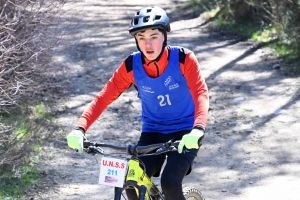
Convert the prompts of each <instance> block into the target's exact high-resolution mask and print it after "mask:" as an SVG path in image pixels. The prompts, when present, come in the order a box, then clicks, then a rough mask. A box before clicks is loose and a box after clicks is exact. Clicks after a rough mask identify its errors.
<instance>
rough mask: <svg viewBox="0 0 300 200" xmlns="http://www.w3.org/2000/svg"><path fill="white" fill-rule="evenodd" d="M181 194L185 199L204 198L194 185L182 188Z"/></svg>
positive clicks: (197, 199) (201, 199)
mask: <svg viewBox="0 0 300 200" xmlns="http://www.w3.org/2000/svg"><path fill="white" fill-rule="evenodd" d="M183 195H184V197H185V199H186V200H205V199H204V197H203V195H202V194H201V192H200V191H199V190H197V189H196V188H194V187H186V188H183Z"/></svg>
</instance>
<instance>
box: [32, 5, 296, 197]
mask: <svg viewBox="0 0 300 200" xmlns="http://www.w3.org/2000/svg"><path fill="white" fill-rule="evenodd" d="M136 2H138V1H133V0H118V1H112V0H110V1H97V0H89V1H78V2H76V3H72V4H67V5H66V7H65V9H66V10H67V11H66V13H65V16H64V17H65V24H63V25H65V26H67V25H70V24H71V25H72V26H71V27H73V28H74V29H73V30H72V31H71V33H69V34H67V35H66V36H65V37H64V39H65V40H64V42H63V43H61V44H60V45H59V46H58V47H57V49H56V52H57V55H56V56H55V57H54V58H53V60H54V63H53V66H55V67H57V73H56V74H55V77H56V78H57V80H61V81H62V86H63V94H64V95H63V96H56V100H57V103H56V105H57V107H56V108H55V111H54V112H56V114H57V121H56V124H57V125H58V126H59V127H60V129H59V130H57V132H56V133H55V135H57V137H56V138H53V140H52V141H50V142H49V146H46V147H44V148H43V152H44V153H45V155H44V161H43V162H42V164H41V165H40V167H41V168H42V169H44V170H45V174H46V180H45V182H44V183H42V184H40V185H36V186H35V187H33V188H32V189H30V190H28V196H31V197H33V198H34V199H100V200H104V199H112V196H113V189H112V188H109V187H106V186H103V185H98V184H97V180H98V175H99V167H98V161H99V157H93V156H90V155H85V154H78V153H76V152H74V151H72V150H70V149H69V148H68V147H67V144H66V140H65V136H66V134H67V133H68V132H69V131H70V130H71V129H72V127H73V125H74V124H75V122H76V120H77V119H78V117H79V116H80V114H81V113H82V111H83V110H84V108H85V107H86V105H87V103H89V102H90V101H91V100H92V98H93V97H94V95H95V94H96V93H97V92H98V91H99V90H100V89H101V88H102V87H103V86H104V84H105V83H106V82H107V80H108V79H109V78H110V76H111V74H112V73H113V71H114V70H115V69H116V68H117V67H118V65H119V64H120V62H121V61H122V60H123V59H124V58H126V57H127V56H128V55H129V54H130V53H131V52H133V51H136V47H135V43H134V39H133V38H132V37H130V35H129V34H128V33H127V27H128V24H129V22H130V20H131V16H132V15H133V13H134V12H135V11H136V10H138V9H140V8H141V7H143V6H145V5H150V3H151V5H159V6H161V7H163V8H165V9H167V8H168V9H167V12H168V13H169V15H170V18H171V20H172V21H173V23H172V24H171V27H172V32H171V33H170V34H169V36H168V37H169V44H171V45H181V46H184V47H187V48H189V49H191V50H193V51H194V52H195V54H196V55H197V58H198V60H199V62H200V64H201V66H202V71H203V74H204V75H205V77H206V81H207V84H208V86H209V90H210V97H211V101H210V104H211V105H210V108H211V110H210V113H209V120H208V127H207V134H206V137H205V139H204V141H203V146H202V147H201V149H202V150H201V151H200V153H199V156H198V157H197V159H196V160H195V165H194V170H193V173H192V174H191V175H189V176H187V177H186V179H185V180H184V185H193V186H195V187H197V188H198V189H200V190H201V191H202V193H203V194H204V196H205V197H206V199H208V200H210V199H211V200H220V199H223V200H240V199H243V200H256V199H289V200H296V199H299V197H300V179H299V177H300V165H299V164H300V156H299V152H300V139H299V131H300V123H299V120H300V112H299V109H300V101H299V100H300V95H299V87H300V84H299V79H298V80H297V79H295V78H293V77H291V76H288V75H285V73H284V72H283V70H281V69H273V68H276V65H275V64H280V61H278V60H276V59H273V58H272V54H274V53H273V52H272V51H270V50H268V49H265V48H264V47H262V46H257V45H256V44H255V43H253V42H251V41H247V40H244V41H242V40H238V39H237V38H235V37H233V36H228V35H226V34H224V33H222V32H213V31H209V30H208V28H207V27H205V26H199V24H200V23H201V20H200V19H199V18H194V19H189V18H184V19H182V18H180V14H178V13H176V11H175V6H176V5H178V4H179V3H181V2H184V1H176V3H174V1H170V0H163V1H162V0H161V1H157V0H153V1H151V2H149V3H145V2H140V3H136ZM170 5H172V6H170ZM182 16H183V15H182ZM187 17H188V16H187ZM76 23H78V24H77V25H76V26H75V25H73V24H76ZM281 68H282V67H281ZM139 113H140V105H139V101H138V99H137V98H136V92H135V91H134V90H133V89H130V90H128V91H127V92H125V93H123V94H122V95H121V96H120V98H119V99H118V100H117V101H116V102H114V103H113V104H112V105H111V106H110V107H109V108H108V109H107V110H106V111H105V112H104V113H103V115H102V116H101V117H100V118H99V120H98V121H97V122H96V123H95V124H94V125H93V126H92V127H91V129H90V130H89V131H88V133H87V136H88V138H89V139H90V140H97V141H107V142H114V143H130V142H135V141H136V140H137V138H138V135H139V131H140V126H141V124H140V122H139ZM100 133H103V134H100ZM155 182H156V183H159V180H158V179H155ZM36 191H38V192H36ZM28 196H27V197H26V198H28Z"/></svg>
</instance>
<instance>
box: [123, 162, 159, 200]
mask: <svg viewBox="0 0 300 200" xmlns="http://www.w3.org/2000/svg"><path fill="white" fill-rule="evenodd" d="M126 181H136V182H137V184H138V185H139V186H141V185H144V186H145V187H146V188H147V190H150V188H152V187H153V186H155V185H154V183H153V182H152V180H151V179H150V178H149V177H148V175H147V174H146V172H145V171H144V170H143V169H142V168H141V167H140V164H139V161H137V160H129V162H128V171H127V175H126ZM135 191H136V193H137V194H138V190H137V189H136V188H135ZM145 200H150V197H149V193H148V191H147V192H146V195H145Z"/></svg>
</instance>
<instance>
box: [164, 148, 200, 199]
mask: <svg viewBox="0 0 300 200" xmlns="http://www.w3.org/2000/svg"><path fill="white" fill-rule="evenodd" d="M197 152H198V149H195V150H194V149H193V150H189V153H184V154H179V153H178V152H171V153H170V154H169V156H168V159H167V164H166V166H165V168H164V171H163V173H162V177H161V187H162V190H163V192H164V194H165V197H166V200H185V198H184V196H183V193H182V180H183V178H184V176H185V175H187V174H188V173H189V172H190V170H191V163H193V160H194V158H195V157H196V155H197Z"/></svg>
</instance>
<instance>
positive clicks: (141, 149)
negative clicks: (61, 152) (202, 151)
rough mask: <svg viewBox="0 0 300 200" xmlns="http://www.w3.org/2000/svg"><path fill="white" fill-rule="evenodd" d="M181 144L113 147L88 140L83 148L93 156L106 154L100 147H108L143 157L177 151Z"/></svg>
mask: <svg viewBox="0 0 300 200" xmlns="http://www.w3.org/2000/svg"><path fill="white" fill-rule="evenodd" d="M179 142H180V141H174V142H173V141H168V142H166V143H157V144H151V145H145V146H137V145H127V146H119V145H112V144H107V143H96V142H90V141H87V140H86V141H84V142H83V148H84V150H85V151H86V152H87V153H92V154H96V153H99V154H104V151H103V149H101V148H100V147H106V148H110V149H114V150H117V151H121V152H126V153H127V154H129V155H135V156H137V155H138V154H142V156H146V155H158V154H161V153H166V152H168V151H177V147H178V145H179ZM155 149H157V151H156V152H154V153H148V152H150V151H152V150H155ZM143 153H144V154H143ZM140 156H141V155H140Z"/></svg>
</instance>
